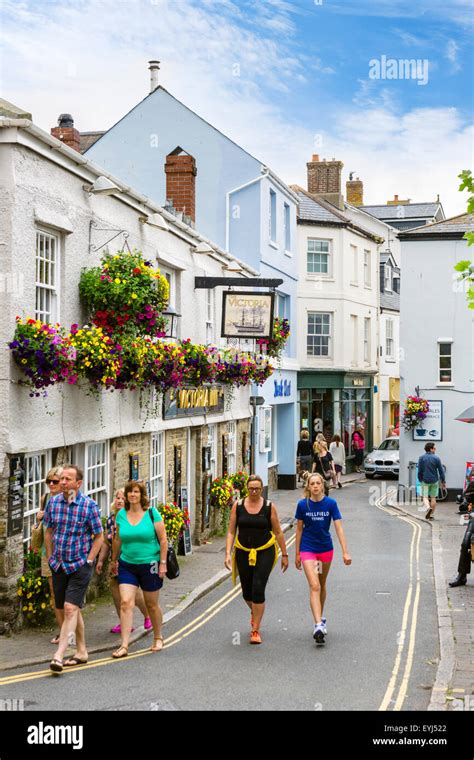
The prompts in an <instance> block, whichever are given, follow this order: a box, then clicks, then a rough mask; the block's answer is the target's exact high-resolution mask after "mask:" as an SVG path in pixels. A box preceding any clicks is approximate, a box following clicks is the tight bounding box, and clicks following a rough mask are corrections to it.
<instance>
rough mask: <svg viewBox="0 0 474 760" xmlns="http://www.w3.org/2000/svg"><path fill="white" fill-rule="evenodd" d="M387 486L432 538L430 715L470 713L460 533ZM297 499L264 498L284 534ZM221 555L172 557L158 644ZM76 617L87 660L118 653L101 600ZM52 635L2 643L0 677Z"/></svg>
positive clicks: (212, 581) (208, 584)
mask: <svg viewBox="0 0 474 760" xmlns="http://www.w3.org/2000/svg"><path fill="white" fill-rule="evenodd" d="M342 481H343V485H344V488H348V487H349V488H350V484H351V483H353V482H356V481H365V477H364V476H361V475H358V474H356V473H353V474H351V475H345V476H343V477H342ZM394 483H395V481H394ZM390 486H391V484H389V488H388V496H387V501H389V503H390V506H392V507H394V508H395V509H396V510H399V511H400V512H402V513H404V514H407V515H410V516H411V517H414V518H415V519H417V520H421V521H422V522H423V523H425V524H427V525H429V526H430V529H431V532H432V550H433V569H434V577H435V589H436V601H437V609H438V629H439V641H440V662H439V666H438V671H437V677H436V682H435V685H434V688H433V691H432V696H431V702H430V706H429V710H466V709H467V710H469V709H470V705H474V593H473V585H474V578H473V576H469V577H468V584H467V585H466V586H462V587H459V588H454V589H451V588H449V586H448V581H449V580H451V579H452V578H454V577H455V575H456V574H457V565H458V558H459V549H460V545H461V540H462V537H463V535H464V530H465V528H464V527H462V526H461V524H460V520H461V518H460V516H459V515H458V514H457V506H456V505H455V504H453V503H452V502H445V503H440V504H438V506H437V509H436V514H435V520H434V521H426V520H425V519H424V514H425V509H424V508H420V507H419V506H418V505H416V504H400V503H398V502H396V501H395V500H394V497H391V496H390V492H392V493H395V491H396V489H395V488H394V489H391V487H390ZM299 493H300V492H299V490H298V491H276V492H274V493H271V494H270V498H271V499H272V501H274V503H275V504H276V505H277V508H278V512H279V515H280V520H281V522H282V525H283V527H284V529H285V530H289V529H290V528H291V525H292V519H293V516H294V510H295V504H296V500H297V498H298V496H299ZM333 493H335V492H334V491H331V495H332V494H333ZM224 552H225V538H224V537H214V538H212V539H210V540H209V541H208V542H207V543H206V544H203V545H202V546H193V551H192V554H191V555H189V556H188V557H179V564H180V571H181V572H180V577H179V578H177V579H175V580H173V581H168V582H166V581H165V584H164V587H163V589H162V591H161V592H160V605H161V608H162V610H163V615H164V624H165V629H164V635H165V638H166V623H167V622H169V621H170V620H172V619H173V618H174V617H175V616H176V615H179V614H180V612H182V611H183V610H185V609H186V608H187V607H189V606H190V605H191V604H192V603H193V602H195V601H196V600H197V599H199V598H200V597H202V596H204V595H205V594H207V593H208V592H210V591H211V590H212V589H214V588H215V587H216V586H218V585H219V584H220V583H222V582H223V581H224V580H225V579H226V578H228V577H229V575H230V573H229V571H228V570H226V569H225V568H224ZM83 615H84V621H85V626H86V639H87V649H88V652H89V654H90V655H91V654H94V653H95V652H106V651H110V652H112V650H113V649H115V648H116V647H117V646H118V643H119V640H120V637H119V636H118V635H116V634H112V633H110V628H112V627H113V626H115V625H116V624H117V623H118V619H117V616H116V612H115V608H114V605H113V603H112V599H111V597H109V596H104V597H102V598H100V599H98V600H96V601H95V602H94V603H91V604H88V605H87V606H86V608H85V609H84V611H83ZM134 626H135V631H134V632H133V633H132V636H131V643H133V642H135V641H137V640H139V639H141V638H143V637H146V636H148V637H149V639H150V643H151V638H152V632H151V631H150V632H147V631H145V630H144V628H143V618H142V617H141V614H140V612H139V611H138V610H137V609H135V613H134ZM55 632H56V629H55V628H54V627H51V628H50V629H45V628H43V629H40V630H38V629H32V628H25V629H23V631H21V632H20V633H17V634H12V635H10V636H1V637H0V670H2V671H7V670H13V669H16V668H22V667H25V666H30V665H37V664H41V663H45V662H49V661H50V659H51V656H52V655H53V653H54V649H55V647H54V645H53V644H51V643H50V639H51V638H52V636H53V635H54V633H55ZM73 653H74V649H72V648H71V649H70V650H68V652H67V655H68V654H69V655H71V654H73ZM471 709H472V707H471Z"/></svg>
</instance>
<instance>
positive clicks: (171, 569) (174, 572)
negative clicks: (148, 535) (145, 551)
mask: <svg viewBox="0 0 474 760" xmlns="http://www.w3.org/2000/svg"><path fill="white" fill-rule="evenodd" d="M148 514H149V515H150V520H151V522H152V524H153V530H154V533H155V538H156V540H157V541H158V536H157V535H156V531H155V523H154V521H153V511H152V508H151V507H150V509H149V510H148ZM159 543H160V542H159V541H158V544H159ZM179 573H180V570H179V564H178V558H177V556H176V552H175V550H174V547H173V546H172V545H171V544H168V551H167V553H166V577H167V578H168V580H169V581H174V579H175V578H179Z"/></svg>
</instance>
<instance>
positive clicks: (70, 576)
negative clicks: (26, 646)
mask: <svg viewBox="0 0 474 760" xmlns="http://www.w3.org/2000/svg"><path fill="white" fill-rule="evenodd" d="M82 478H83V474H82V470H81V469H80V468H79V467H77V466H76V465H65V466H64V467H63V471H62V475H61V493H60V494H59V495H58V496H55V497H54V498H52V499H51V500H50V502H49V504H48V507H47V509H46V512H45V515H44V518H43V525H44V527H45V529H46V530H45V537H44V539H45V546H46V555H47V557H48V562H49V566H50V567H51V570H52V573H53V587H54V597H55V602H56V607H57V608H58V609H60V610H62V609H63V610H64V623H63V625H62V627H61V633H60V638H59V645H58V648H57V650H56V653H55V655H54V657H53V659H52V660H51V663H50V666H49V667H50V669H51V670H52V672H53V673H61V672H62V670H63V667H64V666H65V667H73V666H75V665H83V664H85V663H86V662H87V658H88V655H87V649H86V640H85V629H84V620H83V618H82V614H81V608H82V607H84V601H85V596H86V591H87V588H88V586H89V583H90V581H91V578H92V574H93V570H94V561H95V558H96V557H97V555H98V553H99V551H100V547H101V545H102V542H103V540H104V537H103V530H102V522H101V519H100V509H99V507H98V505H97V504H96V503H95V501H93V500H92V499H90V498H89V497H87V496H84V494H82V493H81V491H80V487H81V485H82ZM73 631H75V632H76V644H77V650H76V653H75V654H74V656H73V657H69V658H68V659H67V660H66V661H65V662H64V663H63V656H64V653H65V651H66V649H67V646H68V637H69V635H70V634H71V633H72V632H73Z"/></svg>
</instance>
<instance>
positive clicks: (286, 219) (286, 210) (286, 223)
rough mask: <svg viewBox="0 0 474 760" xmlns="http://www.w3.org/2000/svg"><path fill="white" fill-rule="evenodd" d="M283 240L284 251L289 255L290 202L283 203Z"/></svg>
mask: <svg viewBox="0 0 474 760" xmlns="http://www.w3.org/2000/svg"><path fill="white" fill-rule="evenodd" d="M283 240H284V242H285V253H286V254H287V255H288V256H291V255H292V253H291V211H290V204H289V203H286V201H285V202H284V203H283Z"/></svg>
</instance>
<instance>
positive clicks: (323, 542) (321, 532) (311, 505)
mask: <svg viewBox="0 0 474 760" xmlns="http://www.w3.org/2000/svg"><path fill="white" fill-rule="evenodd" d="M304 496H305V498H303V499H301V500H300V501H299V502H298V505H297V507H296V514H295V518H296V520H297V525H296V544H295V548H296V557H295V564H296V568H297V570H301V568H302V567H303V570H304V573H305V576H306V580H307V581H308V586H309V601H310V607H311V612H312V613H313V618H314V630H313V638H314V640H315V641H316V643H317V644H324V642H325V637H326V635H327V620H326V618H325V617H324V616H323V613H324V605H325V602H326V581H327V577H328V574H329V570H330V569H331V563H332V560H333V556H334V546H333V542H332V538H331V533H330V530H329V528H330V525H331V520H333V521H334V527H335V530H336V534H337V537H338V539H339V543H340V545H341V549H342V558H343V561H344V564H345V565H350V564H351V563H352V559H351V557H350V555H349V553H348V550H347V543H346V538H345V535H344V530H343V528H342V523H341V520H342V515H341V513H340V511H339V508H338V506H337V503H336V501H335V500H334V499H330V498H329V496H325V495H324V480H323V478H322V477H321V475H320V474H319V473H315V474H313V475H311V476H310V477H309V478H308V480H307V482H306V487H305V490H304Z"/></svg>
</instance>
